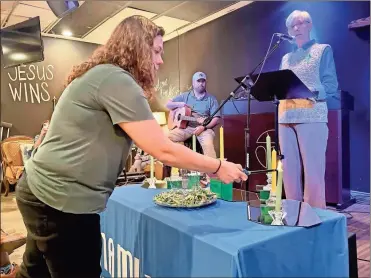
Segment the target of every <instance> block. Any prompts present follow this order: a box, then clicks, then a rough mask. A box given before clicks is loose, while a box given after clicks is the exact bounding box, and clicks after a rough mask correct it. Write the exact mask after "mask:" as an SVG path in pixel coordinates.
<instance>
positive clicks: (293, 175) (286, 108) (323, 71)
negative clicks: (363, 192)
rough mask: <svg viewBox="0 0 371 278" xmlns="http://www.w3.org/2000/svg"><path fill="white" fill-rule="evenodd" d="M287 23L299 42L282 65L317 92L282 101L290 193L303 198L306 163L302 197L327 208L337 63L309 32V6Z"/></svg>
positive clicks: (281, 134)
mask: <svg viewBox="0 0 371 278" xmlns="http://www.w3.org/2000/svg"><path fill="white" fill-rule="evenodd" d="M286 26H287V29H288V33H289V35H290V36H293V37H294V38H295V42H296V43H295V46H294V49H293V50H292V52H290V53H287V54H286V55H285V56H283V58H282V61H281V66H280V69H282V70H283V69H290V70H292V71H293V72H294V73H295V74H296V75H297V76H298V77H299V78H300V79H301V80H302V82H303V83H304V84H305V85H306V86H307V87H308V88H309V89H310V90H311V91H312V92H313V93H314V96H315V97H314V98H313V99H311V100H304V99H294V100H284V101H281V102H280V105H279V141H280V146H281V151H282V154H283V155H284V159H283V167H284V175H283V179H284V186H285V192H286V197H287V199H294V200H300V201H302V200H303V189H302V187H303V186H302V183H303V182H302V181H303V179H302V170H303V169H302V168H304V202H307V203H309V204H310V205H311V206H313V207H318V208H325V207H326V199H325V165H326V148H327V138H328V127H327V121H328V120H327V114H328V110H327V104H326V98H328V97H329V96H330V95H333V94H336V93H337V90H338V81H337V77H336V69H335V63H334V59H333V54H332V49H331V47H330V46H329V45H328V44H319V43H317V42H316V41H315V40H313V39H311V38H310V32H311V30H312V18H311V16H310V15H309V13H308V12H306V11H294V12H292V13H291V14H290V15H289V17H288V18H287V20H286Z"/></svg>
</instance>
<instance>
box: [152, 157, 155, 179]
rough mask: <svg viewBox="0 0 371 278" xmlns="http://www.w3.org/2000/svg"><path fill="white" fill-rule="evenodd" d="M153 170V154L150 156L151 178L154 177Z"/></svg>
mask: <svg viewBox="0 0 371 278" xmlns="http://www.w3.org/2000/svg"><path fill="white" fill-rule="evenodd" d="M154 171H155V160H154V159H153V156H151V179H153V177H154Z"/></svg>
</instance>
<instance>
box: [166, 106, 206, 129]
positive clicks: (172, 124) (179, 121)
mask: <svg viewBox="0 0 371 278" xmlns="http://www.w3.org/2000/svg"><path fill="white" fill-rule="evenodd" d="M200 119H201V120H204V118H196V117H192V110H191V108H189V107H188V106H184V107H181V108H177V109H174V110H171V111H170V114H169V119H168V127H169V129H170V130H172V129H174V128H176V127H177V128H181V129H185V128H187V126H188V123H189V122H198V121H199V120H200Z"/></svg>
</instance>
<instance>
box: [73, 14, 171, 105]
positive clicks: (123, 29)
mask: <svg viewBox="0 0 371 278" xmlns="http://www.w3.org/2000/svg"><path fill="white" fill-rule="evenodd" d="M164 35H165V30H164V29H163V28H162V27H160V26H157V25H156V24H155V23H153V22H152V21H151V20H149V19H148V18H146V17H143V16H131V17H128V18H125V19H124V20H123V21H122V22H121V23H120V24H119V25H118V26H117V27H116V28H115V30H114V31H113V32H112V34H111V37H110V38H109V39H108V41H107V42H106V44H105V45H103V46H101V47H99V48H97V49H96V50H95V51H94V52H93V54H92V56H91V57H90V58H89V59H88V60H87V61H86V62H84V63H82V64H80V65H78V66H74V67H73V69H72V72H71V73H70V75H69V76H68V78H67V85H68V84H70V83H71V82H72V81H73V80H74V79H75V78H77V77H80V76H81V75H83V74H84V73H85V72H87V71H88V70H90V69H91V68H93V67H95V66H96V65H100V64H113V65H116V66H119V67H121V68H122V69H124V70H126V71H128V72H129V73H130V74H131V75H132V76H133V77H134V79H135V80H136V81H137V83H138V84H139V85H140V86H141V87H142V88H143V90H144V93H145V95H146V96H147V97H148V98H151V97H152V95H153V92H154V83H155V76H156V75H155V68H154V65H153V61H152V46H153V40H154V38H155V37H157V36H164Z"/></svg>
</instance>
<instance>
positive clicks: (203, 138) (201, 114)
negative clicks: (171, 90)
mask: <svg viewBox="0 0 371 278" xmlns="http://www.w3.org/2000/svg"><path fill="white" fill-rule="evenodd" d="M206 79H207V78H206V74H205V73H203V72H196V73H195V74H194V75H193V77H192V89H191V90H190V91H187V92H184V93H182V94H180V95H178V96H176V97H175V98H173V99H170V100H169V101H168V102H167V104H166V107H167V108H168V109H170V110H175V109H178V108H182V107H184V106H188V107H190V108H191V110H192V116H193V117H195V118H199V120H198V121H197V122H189V123H188V126H187V127H186V128H185V129H181V128H178V127H176V128H174V129H172V130H171V131H170V132H169V138H170V140H171V141H173V142H184V141H186V140H187V139H188V138H190V137H192V135H193V134H194V135H196V136H197V139H198V141H199V142H200V145H201V147H202V150H203V152H204V154H205V155H207V156H210V157H213V158H216V153H215V148H214V137H215V133H214V131H213V128H214V127H215V126H216V125H218V123H219V120H220V113H219V112H218V113H217V114H216V115H215V116H214V118H213V119H212V120H211V122H210V123H209V124H208V125H207V126H206V127H204V126H202V123H203V120H204V119H205V118H207V117H209V116H210V115H211V114H213V113H214V112H215V111H216V110H217V109H218V107H219V105H218V101H217V99H216V97H215V96H213V95H211V94H209V93H208V92H207V91H206Z"/></svg>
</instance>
